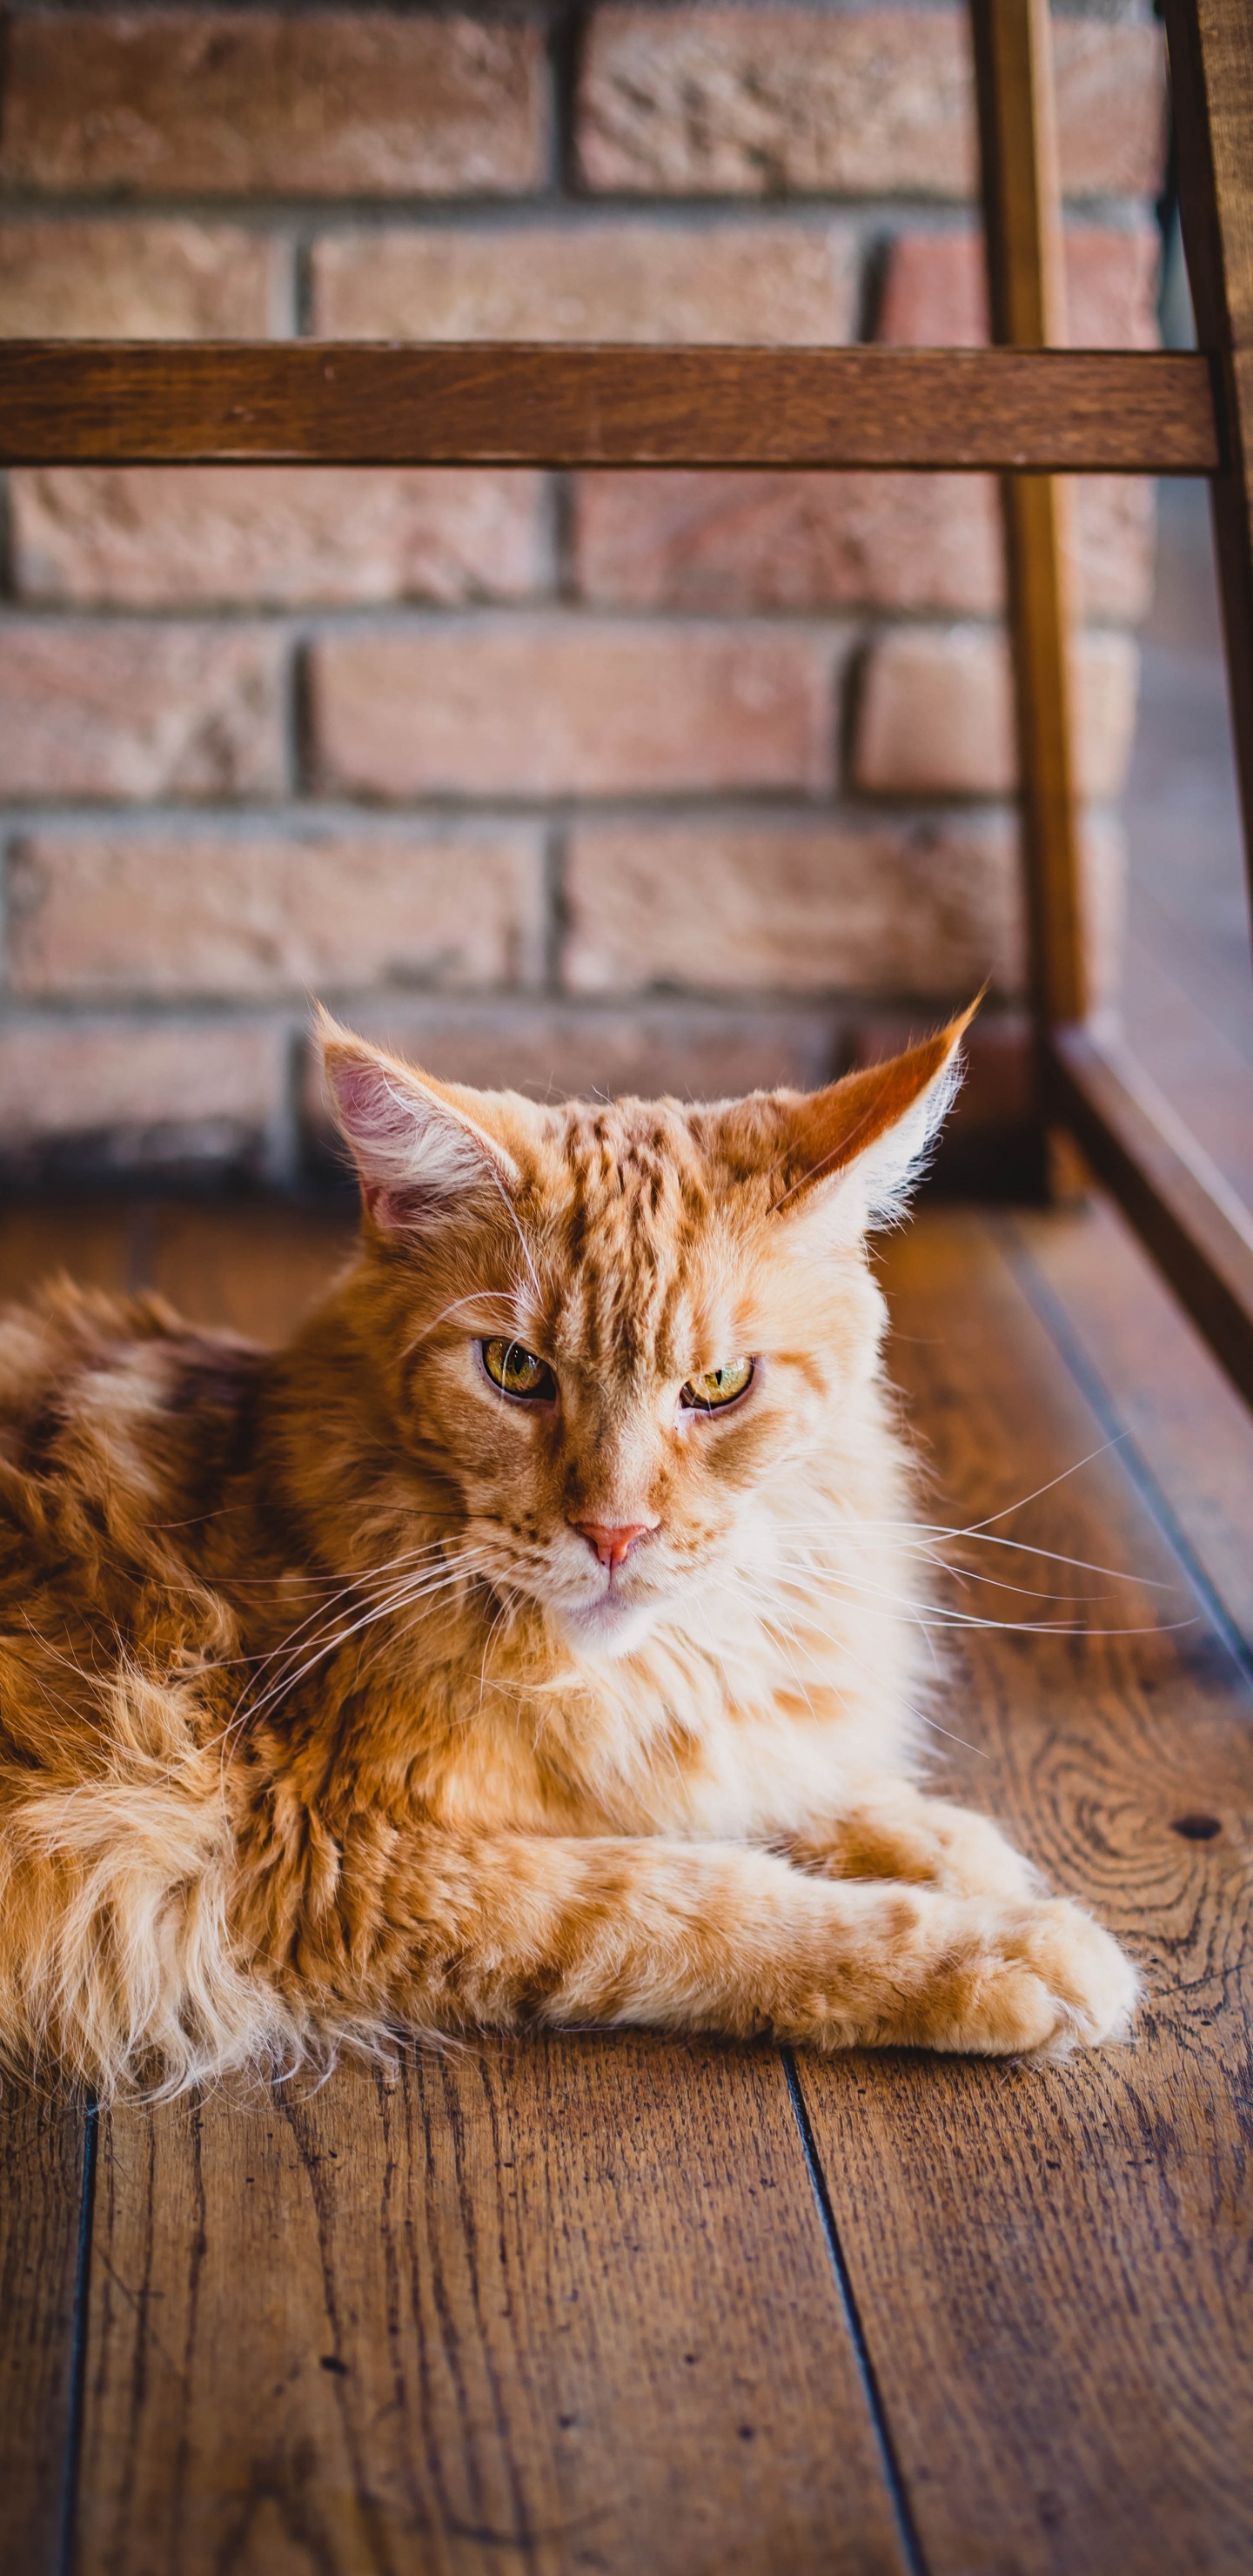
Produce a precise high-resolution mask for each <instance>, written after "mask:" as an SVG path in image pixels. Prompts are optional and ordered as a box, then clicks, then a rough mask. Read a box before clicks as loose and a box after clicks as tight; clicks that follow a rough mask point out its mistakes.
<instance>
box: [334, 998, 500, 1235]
mask: <svg viewBox="0 0 1253 2576" xmlns="http://www.w3.org/2000/svg"><path fill="white" fill-rule="evenodd" d="M317 1037H318V1043H319V1045H320V1047H321V1050H322V1065H323V1071H324V1074H325V1077H326V1088H327V1093H328V1096H329V1100H330V1104H331V1109H332V1113H333V1116H334V1119H335V1124H336V1126H337V1128H338V1129H339V1132H340V1135H341V1136H342V1137H343V1139H344V1142H345V1144H346V1145H347V1146H348V1148H349V1150H350V1152H351V1154H352V1158H353V1161H354V1162H355V1164H356V1166H357V1171H358V1175H359V1177H360V1181H361V1195H362V1199H363V1200H364V1203H365V1208H366V1213H367V1215H368V1216H369V1217H370V1218H371V1219H372V1220H373V1222H374V1224H375V1225H376V1226H377V1227H378V1229H379V1230H380V1232H382V1233H384V1234H397V1233H402V1232H405V1231H409V1230H414V1229H420V1228H422V1227H424V1226H428V1225H430V1224H432V1223H433V1222H436V1221H437V1220H438V1219H439V1218H441V1217H443V1216H447V1215H449V1214H450V1213H451V1212H452V1210H453V1209H454V1208H455V1207H462V1208H464V1207H465V1205H466V1203H467V1201H472V1200H473V1199H474V1198H476V1197H478V1198H481V1199H487V1198H491V1199H493V1200H495V1201H496V1203H497V1204H499V1197H500V1193H501V1191H502V1190H503V1191H505V1192H506V1193H508V1192H509V1191H510V1190H511V1189H512V1188H514V1187H515V1186H516V1184H517V1182H518V1179H519V1177H520V1176H519V1173H518V1169H517V1165H516V1164H515V1162H514V1160H513V1157H512V1155H511V1154H509V1153H508V1152H506V1150H505V1147H504V1146H503V1145H501V1144H499V1143H498V1141H497V1140H496V1138H495V1137H493V1136H489V1135H488V1134H487V1132H486V1130H485V1129H484V1128H482V1127H479V1126H478V1125H477V1124H476V1122H475V1121H474V1119H472V1118H471V1117H470V1116H468V1114H467V1113H466V1111H465V1110H464V1109H462V1108H461V1106H460V1104H459V1103H457V1102H455V1101H454V1100H453V1099H451V1098H450V1096H449V1094H448V1093H447V1091H446V1090H445V1088H444V1086H443V1084H442V1083H438V1082H436V1081H435V1080H434V1079H433V1078H432V1077H431V1075H429V1074H425V1073H420V1072H418V1071H417V1069H416V1068H415V1067H414V1066H411V1065H406V1064H402V1063H401V1062H400V1060H399V1058H398V1057H396V1056H391V1055H388V1054H386V1053H385V1052H384V1050H383V1048H382V1047H376V1046H371V1045H370V1043H369V1041H368V1040H367V1039H365V1038H358V1037H354V1036H353V1035H352V1033H351V1031H350V1030H348V1029H342V1028H340V1027H339V1026H338V1024H337V1022H336V1021H334V1020H332V1019H331V1018H330V1016H329V1014H328V1013H327V1012H325V1011H319V1014H318V1022H317Z"/></svg>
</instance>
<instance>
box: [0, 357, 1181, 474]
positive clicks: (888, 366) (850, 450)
mask: <svg viewBox="0 0 1253 2576" xmlns="http://www.w3.org/2000/svg"><path fill="white" fill-rule="evenodd" d="M1222 453H1223V450H1222V439H1221V434H1220V430H1219V427H1218V424H1217V421H1216V417H1215V407H1214V399H1213V391H1212V386H1211V379H1210V372H1209V368H1208V366H1207V363H1206V360H1205V359H1204V358H1203V357H1199V356H1196V355H1194V354H1192V353H1190V352H1184V353H1180V354H1174V353H1171V354H1167V353H1164V352H1153V353H1146V352H1143V351H1136V350H1109V351H1106V350H1086V349H1083V350H1081V349H1047V350H1046V349H1034V350H1022V349H864V348H862V349H692V348H682V349H668V348H573V349H572V348H537V347H527V346H523V345H519V344H516V343H506V344H504V345H492V344H487V343H482V342H473V343H470V344H468V345H464V344H458V345H438V344H436V345H427V346H426V347H411V346H410V347H396V346H391V345H387V346H378V345H376V344H374V343H368V342H359V341H347V342H318V341H312V342H310V341H301V342H287V343H280V344H278V345H265V346H258V345H255V344H245V343H240V342H237V341H218V342H214V341H208V342H198V343H191V344H181V345H180V344H178V343H170V342H156V343H129V344H128V343H126V342H120V343H119V342H81V341H79V342H76V341H55V340H54V341H11V342H9V343H8V344H7V345H3V346H0V462H3V463H4V464H6V465H35V464H41V465H51V464H98V465H127V464H152V463H164V464H167V465H174V464H194V463H201V462H204V461H206V460H209V459H220V460H223V461H227V462H230V461H234V460H241V461H242V460H245V459H246V460H247V461H248V462H250V463H255V462H256V461H257V460H258V459H259V458H272V459H274V460H276V461H278V460H282V461H285V462H288V463H298V464H299V463H305V464H309V463H317V464H326V465H330V464H338V465H489V464H490V465H570V466H597V465H655V466H678V465H686V466H719V465H721V466H735V465H741V466H774V467H776V468H779V467H785V466H809V467H814V466H851V467H858V466H860V467H868V468H874V467H884V466H891V467H897V468H903V469H905V470H912V471H921V470H931V471H936V470H953V471H957V472H973V471H980V470H989V469H991V470H1000V471H1009V470H1012V471H1013V472H1014V473H1047V474H1061V473H1066V474H1084V473H1100V474H1213V473H1215V472H1216V471H1217V469H1218V467H1219V465H1220V462H1221V460H1222Z"/></svg>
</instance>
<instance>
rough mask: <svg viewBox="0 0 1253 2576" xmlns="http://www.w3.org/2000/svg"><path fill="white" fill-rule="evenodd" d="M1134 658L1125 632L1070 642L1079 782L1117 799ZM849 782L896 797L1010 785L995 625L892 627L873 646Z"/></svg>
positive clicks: (1005, 664)
mask: <svg viewBox="0 0 1253 2576" xmlns="http://www.w3.org/2000/svg"><path fill="white" fill-rule="evenodd" d="M1136 668H1137V657H1136V649H1135V646H1134V644H1133V643H1132V642H1131V641H1130V638H1129V637H1127V636H1125V635H1109V634H1092V633H1089V634H1087V635H1084V636H1083V637H1081V638H1080V643H1079V652H1078V659H1077V670H1076V690H1075V731H1076V765H1077V769H1078V782H1079V785H1080V788H1081V790H1082V792H1083V793H1084V794H1085V795H1088V796H1101V797H1106V796H1117V795H1118V793H1119V791H1120V789H1121V787H1122V783H1123V778H1124V776H1125V773H1126V766H1127V760H1128V757H1129V754H1130V750H1131V737H1132V732H1133V729H1134V725H1135V698H1136ZM853 766H854V777H855V781H856V784H857V786H858V787H861V788H864V789H868V790H871V791H873V792H876V793H887V794H896V795H910V796H913V795H973V796H1003V795H1007V794H1008V793H1010V792H1011V791H1012V789H1013V786H1014V783H1015V778H1016V773H1017V758H1016V754H1015V750H1014V728H1013V702H1012V695H1011V682H1010V668H1009V654H1008V650H1007V647H1006V644H1005V639H1004V637H1003V636H1002V635H1000V634H998V633H997V632H996V631H995V630H994V629H991V628H988V627H981V626H964V627H963V626H955V627H949V628H948V629H946V630H940V631H937V630H935V629H934V628H932V629H926V628H909V627H904V628H901V629H899V630H898V631H897V632H896V633H895V634H887V635H884V636H883V637H882V638H881V639H880V641H879V642H878V643H877V644H876V645H875V646H874V647H873V648H872V650H871V653H870V655H869V659H868V662H867V667H866V670H865V672H864V674H863V677H862V686H861V690H860V696H859V705H858V711H857V731H856V744H855V750H854V763H853Z"/></svg>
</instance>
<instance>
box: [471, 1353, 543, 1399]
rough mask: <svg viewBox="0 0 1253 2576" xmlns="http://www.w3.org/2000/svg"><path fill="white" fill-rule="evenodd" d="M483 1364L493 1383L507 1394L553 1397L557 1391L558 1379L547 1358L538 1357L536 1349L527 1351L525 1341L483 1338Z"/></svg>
mask: <svg viewBox="0 0 1253 2576" xmlns="http://www.w3.org/2000/svg"><path fill="white" fill-rule="evenodd" d="M479 1349H480V1350H481V1351H482V1354H483V1366H484V1368H485V1369H486V1371H487V1374H488V1376H489V1377H490V1379H491V1381H492V1384H493V1386H499V1387H501V1388H503V1390H504V1392H505V1394H506V1395H534V1396H543V1397H549V1396H554V1395H555V1394H556V1392H557V1381H556V1379H555V1377H554V1376H553V1373H552V1370H551V1369H550V1367H549V1365H548V1362H547V1360H537V1359H536V1356H535V1353H534V1351H524V1350H523V1348H522V1344H521V1342H505V1341H500V1342H480V1344H479Z"/></svg>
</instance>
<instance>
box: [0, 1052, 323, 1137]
mask: <svg viewBox="0 0 1253 2576" xmlns="http://www.w3.org/2000/svg"><path fill="white" fill-rule="evenodd" d="M286 1082H287V1039H286V1033H285V1031H284V1030H283V1029H282V1028H281V1026H275V1025H273V1024H270V1023H264V1022H257V1021H254V1020H245V1021H235V1022H228V1023H226V1024H225V1025H224V1024H222V1023H221V1022H219V1023H218V1024H217V1025H213V1024H210V1023H206V1022H205V1021H203V1020H200V1021H165V1022H162V1021H159V1020H158V1021H153V1020H146V1021H144V1020H141V1021H130V1020H86V1021H83V1020H62V1019H51V1018H40V1019H37V1020H28V1021H25V1022H22V1021H15V1020H10V1022H9V1024H8V1026H7V1027H6V1028H5V1030H4V1031H3V1033H2V1034H0V1136H2V1137H3V1140H4V1141H3V1157H4V1159H5V1160H6V1161H11V1160H13V1159H15V1158H16V1157H19V1156H21V1155H22V1154H23V1152H29V1151H30V1150H31V1149H32V1148H36V1149H37V1148H39V1147H40V1146H43V1147H45V1148H46V1147H48V1146H50V1145H53V1144H57V1143H61V1144H65V1143H68V1142H69V1141H71V1140H74V1141H77V1142H82V1143H89V1144H92V1145H95V1146H96V1147H97V1148H98V1149H99V1148H102V1149H103V1152H104V1156H105V1158H106V1159H109V1160H112V1161H113V1162H115V1163H116V1164H117V1165H119V1166H120V1167H122V1168H125V1167H127V1166H128V1165H133V1164H136V1163H144V1162H153V1161H161V1160H163V1159H165V1158H166V1157H167V1156H169V1155H170V1154H171V1153H173V1154H177V1155H178V1156H179V1157H180V1159H182V1158H187V1157H189V1156H190V1157H192V1158H195V1159H203V1160H206V1161H214V1162H216V1161H222V1160H226V1159H230V1160H234V1159H236V1158H238V1156H239V1155H240V1153H241V1152H247V1151H249V1150H250V1149H251V1150H254V1151H255V1148H256V1145H257V1142H258V1140H259V1138H260V1136H261V1135H262V1133H263V1131H264V1130H265V1129H266V1128H267V1127H269V1126H272V1124H273V1122H274V1121H275V1120H276V1119H277V1117H278V1116H279V1115H280V1114H281V1110H282V1105H283V1097H284V1093H285V1090H286Z"/></svg>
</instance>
